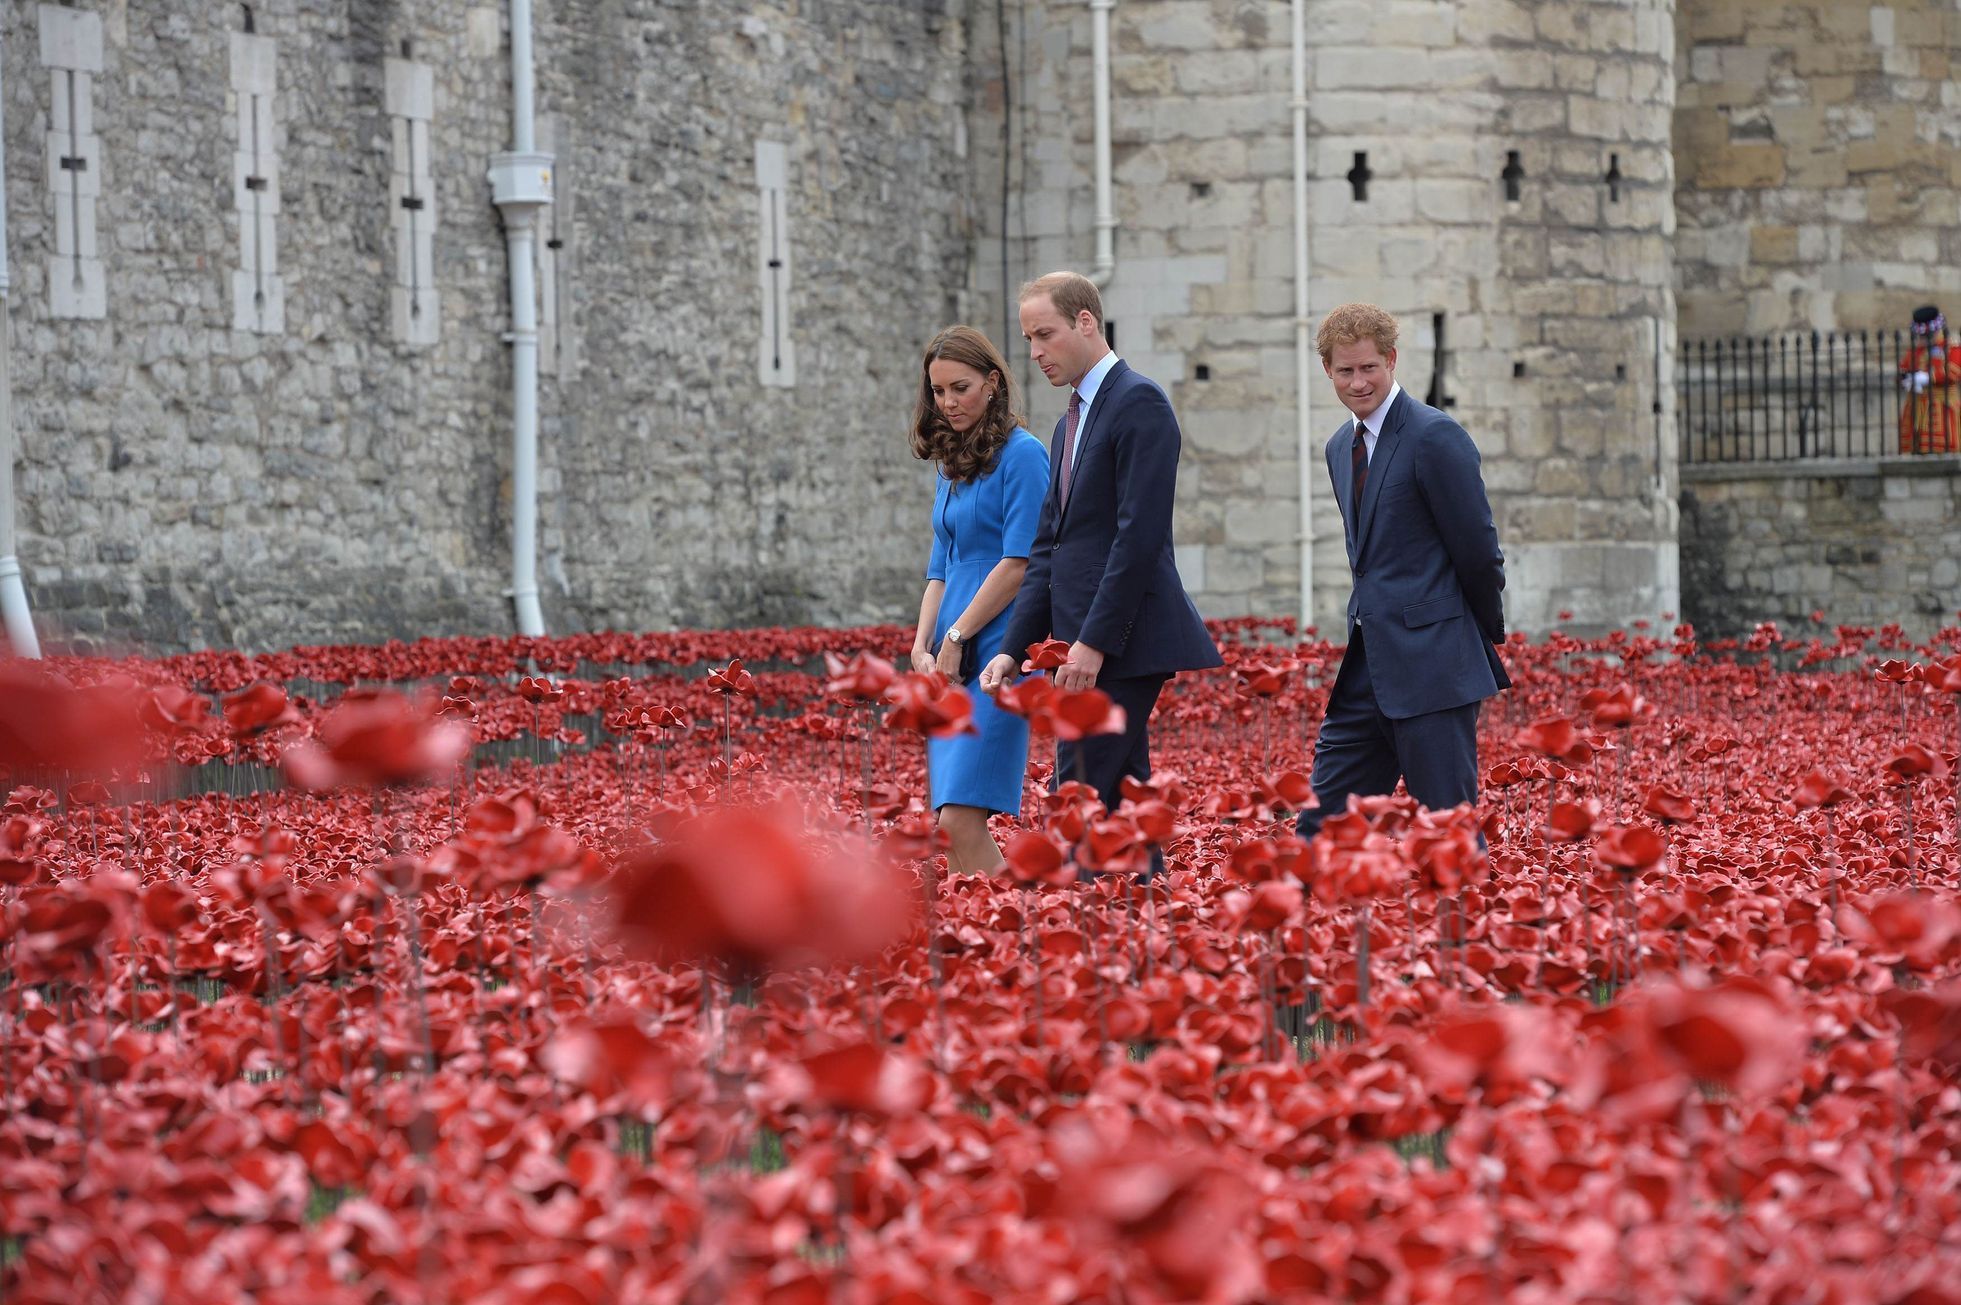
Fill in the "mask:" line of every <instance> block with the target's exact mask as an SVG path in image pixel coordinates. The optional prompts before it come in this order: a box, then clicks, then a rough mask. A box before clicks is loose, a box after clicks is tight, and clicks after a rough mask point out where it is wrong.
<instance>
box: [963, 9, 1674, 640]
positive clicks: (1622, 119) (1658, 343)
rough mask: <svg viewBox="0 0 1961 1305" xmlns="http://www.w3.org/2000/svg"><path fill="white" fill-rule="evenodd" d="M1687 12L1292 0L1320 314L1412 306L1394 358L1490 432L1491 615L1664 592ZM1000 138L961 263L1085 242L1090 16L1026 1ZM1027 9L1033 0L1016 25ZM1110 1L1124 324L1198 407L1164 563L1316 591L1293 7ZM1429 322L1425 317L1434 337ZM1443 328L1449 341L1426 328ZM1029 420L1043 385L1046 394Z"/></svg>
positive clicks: (1267, 598)
mask: <svg viewBox="0 0 1961 1305" xmlns="http://www.w3.org/2000/svg"><path fill="white" fill-rule="evenodd" d="M1673 9H1674V6H1673V4H1672V3H1670V0H1622V2H1620V3H1609V4H1602V3H1578V2H1577V0H1393V2H1392V3H1388V4H1383V3H1375V2H1372V0H1310V2H1309V3H1308V4H1307V7H1306V18H1307V21H1306V41H1305V46H1306V58H1307V61H1308V66H1307V118H1308V136H1309V140H1308V172H1309V180H1308V195H1309V220H1310V237H1309V239H1310V248H1311V263H1312V281H1311V287H1310V316H1311V317H1312V318H1313V319H1314V320H1316V321H1318V319H1319V316H1320V315H1321V314H1322V313H1324V312H1325V311H1326V310H1327V309H1329V308H1331V307H1333V306H1334V305H1336V304H1339V303H1342V302H1346V301H1349V300H1354V299H1368V300H1373V301H1376V302H1379V303H1381V304H1383V305H1384V306H1385V307H1387V308H1389V309H1390V310H1391V311H1392V312H1394V313H1396V314H1397V316H1398V317H1399V318H1400V320H1401V321H1402V324H1403V328H1404V341H1405V343H1404V346H1403V349H1402V353H1401V359H1400V363H1399V366H1398V371H1397V377H1398V379H1399V380H1400V381H1401V382H1402V384H1403V385H1404V387H1405V388H1406V389H1408V390H1410V391H1411V392H1413V393H1414V394H1415V396H1416V397H1418V398H1424V397H1426V396H1434V397H1436V398H1437V399H1438V400H1439V401H1440V402H1442V403H1443V404H1445V405H1448V406H1449V408H1450V411H1451V412H1452V413H1453V414H1454V415H1455V416H1456V417H1457V418H1458V420H1460V421H1461V422H1463V424H1464V426H1465V427H1466V429H1467V430H1469V431H1470V433H1471V434H1472V436H1473V438H1474V439H1475V440H1476V442H1477V444H1478V447H1479V448H1480V450H1481V451H1482V453H1483V456H1484V472H1485V479H1486V482H1487V485H1488V487H1489V489H1490V492H1491V497H1492V503H1493V508H1494V511H1495V513H1496V515H1497V519H1498V527H1499V533H1500V539H1501V542H1502V544H1503V546H1504V548H1505V551H1506V555H1507V557H1508V559H1509V571H1510V593H1509V594H1508V611H1509V619H1510V621H1511V622H1512V624H1513V625H1514V626H1516V627H1519V628H1525V629H1540V628H1544V627H1546V626H1548V625H1550V624H1553V623H1554V622H1555V621H1556V620H1558V618H1559V613H1561V612H1562V611H1570V612H1572V613H1573V614H1574V617H1573V619H1574V621H1575V623H1577V624H1581V625H1599V624H1613V623H1618V622H1622V621H1625V620H1629V619H1633V618H1641V617H1647V618H1650V619H1653V618H1657V617H1658V616H1660V615H1661V614H1662V613H1664V612H1668V611H1672V610H1674V609H1676V608H1677V606H1678V605H1679V583H1678V579H1677V576H1678V563H1677V556H1676V545H1675V539H1676V523H1675V515H1674V507H1673V503H1674V497H1675V493H1674V476H1675V468H1674V447H1673V446H1674V437H1673V429H1674V427H1673V405H1672V398H1671V395H1670V389H1671V385H1670V373H1669V367H1668V359H1669V356H1670V354H1671V352H1672V338H1673V324H1674V315H1675V310H1674V293H1673V288H1672V276H1673V267H1672V262H1671V253H1670V242H1671V237H1672V232H1673V222H1674V216H1673V215H1674V204H1673V198H1674V197H1673V187H1674V173H1673V167H1672V154H1671V131H1672V125H1673V111H1674V102H1675V76H1674V59H1675V29H1674V19H1673ZM1010 16H1011V21H1010V23H1009V25H1008V30H1007V41H1006V47H1005V49H1003V48H1002V46H1001V44H1000V43H999V39H998V32H997V30H996V29H994V28H992V27H990V25H988V24H985V23H976V25H975V28H974V36H973V42H974V59H975V63H976V65H977V66H978V67H980V68H982V69H987V70H991V71H992V73H993V75H994V76H995V77H996V78H997V79H998V78H999V77H1000V76H1001V75H1002V74H1003V73H1004V72H1005V75H1006V80H1007V83H1008V94H1007V96H1006V97H1005V98H1006V100H1007V102H1008V103H1009V105H1010V107H1009V109H1008V113H1007V125H1008V131H1007V133H1006V140H1007V156H1006V160H1005V165H1004V161H1003V158H1002V155H1001V153H1000V152H999V141H1000V140H1001V135H1000V133H998V132H993V131H989V130H986V129H981V130H976V131H975V132H973V134H972V136H973V139H974V141H975V142H976V146H977V148H976V150H975V153H974V158H975V189H976V192H977V193H978V194H986V193H988V192H989V191H990V190H993V191H995V192H996V193H999V191H1000V188H1001V187H1002V186H1003V183H1004V180H1005V185H1006V193H1007V194H1008V196H1009V204H1008V212H1007V214H1006V218H1007V221H1006V227H1005V230H1004V229H1003V228H1002V226H1001V216H1000V212H999V210H998V209H997V208H995V207H993V206H990V205H988V204H985V203H981V204H978V205H977V206H976V208H977V211H978V212H979V213H980V214H981V215H982V221H983V224H984V227H983V233H982V236H981V242H980V248H979V251H978V256H977V259H976V266H977V274H976V286H977V287H978V290H979V293H980V296H981V304H982V307H980V308H979V309H978V310H977V312H976V316H977V318H978V319H979V320H981V321H982V322H984V323H986V324H988V325H990V326H991V327H993V329H997V330H999V329H1006V328H1005V327H1004V326H1002V325H997V324H1001V323H1004V322H1005V320H1006V319H1005V315H1004V313H1003V311H1002V310H1001V308H1000V307H999V306H998V305H999V297H1000V294H1001V290H1000V286H1001V282H1002V281H1003V275H1002V269H1003V266H1004V262H1005V266H1006V269H1007V272H1008V275H1007V276H1006V278H1005V279H1006V280H1008V281H1010V282H1012V281H1015V280H1017V279H1019V278H1020V277H1022V276H1024V275H1026V274H1028V273H1032V272H1036V271H1040V270H1043V269H1046V268H1048V267H1052V266H1075V267H1085V266H1086V265H1087V262H1088V259H1089V255H1090V250H1091V248H1092V243H1093V231H1092V226H1091V224H1092V221H1093V212H1092V209H1091V196H1092V181H1093V178H1092V175H1091V170H1092V168H1093V157H1092V150H1091V122H1092V105H1091V95H1092V84H1093V79H1092V77H1091V75H1090V72H1091V69H1090V57H1091V32H1092V25H1091V24H1092V16H1091V12H1090V6H1087V5H1082V4H1075V3H1049V4H1026V5H1022V6H1018V7H1015V6H1010ZM1015 19H1018V21H1013V20H1015ZM1111 20H1112V38H1111V41H1112V48H1113V56H1112V81H1113V103H1112V109H1111V111H1112V123H1113V127H1112V136H1113V142H1114V183H1115V195H1116V216H1117V221H1118V229H1117V236H1116V252H1117V260H1116V263H1117V265H1116V269H1115V272H1114V274H1113V276H1112V277H1111V280H1110V284H1109V286H1108V288H1107V289H1106V291H1105V296H1106V308H1107V311H1108V315H1109V317H1110V318H1111V320H1112V321H1113V322H1115V324H1116V333H1117V337H1116V343H1117V348H1118V351H1119V352H1120V353H1122V354H1124V355H1125V356H1126V358H1128V359H1129V360H1130V361H1131V362H1132V363H1133V364H1134V365H1136V366H1138V367H1139V368H1140V370H1143V371H1145V372H1146V373H1147V374H1150V375H1152V376H1154V377H1155V378H1156V379H1158V380H1160V381H1161V382H1162V383H1164V384H1165V385H1166V386H1167V388H1168V389H1169V390H1170V392H1171V394H1172V398H1173V402H1174V403H1175V404H1176V406H1177V409H1178V412H1179V414H1180V417H1181V419H1182V421H1183V424H1184V430H1185V435H1186V460H1185V467H1184V472H1183V475H1182V476H1181V478H1180V504H1179V508H1180V518H1179V523H1178V538H1179V541H1180V545H1181V557H1180V564H1181V568H1182V569H1183V570H1184V572H1185V576H1186V581H1187V584H1188V587H1190V588H1191V589H1192V590H1193V592H1194V594H1195V595H1196V596H1197V598H1198V600H1199V602H1200V605H1201V607H1202V608H1203V609H1204V610H1206V611H1208V612H1210V613H1214V614H1218V615H1226V614H1234V613H1239V612H1247V611H1252V612H1265V613H1276V614H1279V613H1290V612H1293V611H1294V610H1296V606H1297V603H1298V601H1299V599H1298V595H1299V592H1300V564H1301V555H1302V550H1301V548H1300V493H1299V490H1298V489H1297V488H1296V487H1297V485H1298V483H1299V477H1298V466H1299V464H1298V461H1297V455H1296V450H1297V447H1298V438H1297V432H1296V411H1297V409H1296V404H1295V392H1296V367H1295V355H1294V347H1293V346H1294V325H1295V323H1294V311H1293V309H1294V305H1293V285H1294V249H1293V230H1292V224H1293V212H1294V204H1293V173H1292V123H1291V109H1290V104H1291V98H1292V96H1291V79H1292V64H1293V58H1294V54H1293V48H1292V47H1293V42H1292V31H1291V23H1290V7H1289V5H1288V4H1286V3H1284V2H1282V0H1120V3H1119V4H1117V5H1116V6H1115V8H1114V10H1113V12H1112V14H1111ZM1440 335H1441V340H1440V339H1439V336H1440ZM1440 343H1441V349H1439V344H1440ZM1313 370H1314V375H1313V377H1312V381H1313V391H1312V400H1313V410H1314V416H1313V418H1312V454H1311V456H1312V457H1313V458H1314V459H1315V462H1316V465H1315V468H1314V483H1313V485H1312V486H1311V489H1312V492H1313V494H1314V496H1315V497H1314V505H1313V511H1312V538H1313V550H1312V559H1313V561H1312V566H1313V578H1314V584H1313V592H1314V607H1315V614H1316V617H1317V618H1318V620H1319V621H1320V623H1321V624H1323V625H1327V624H1329V623H1330V622H1331V621H1332V622H1334V623H1336V624H1338V623H1339V614H1340V612H1341V611H1342V608H1343V604H1344V602H1345V599H1346V594H1347V585H1348V577H1347V568H1346V558H1345V556H1344V553H1343V550H1342V545H1341V528H1340V522H1339V518H1338V516H1337V513H1336V510H1335V506H1334V504H1333V503H1332V502H1331V501H1330V500H1329V496H1328V491H1327V481H1326V476H1325V472H1324V471H1323V470H1322V469H1321V467H1320V464H1319V459H1320V456H1321V453H1320V451H1321V447H1322V445H1323V443H1324V442H1325V441H1326V439H1327V438H1328V436H1329V435H1331V434H1332V433H1333V432H1334V431H1335V430H1336V429H1337V428H1338V426H1339V424H1340V422H1341V420H1342V419H1343V417H1344V416H1345V414H1344V413H1342V412H1341V410H1340V409H1339V408H1338V407H1335V406H1334V400H1333V396H1332V394H1331V393H1330V392H1329V391H1328V389H1327V386H1326V381H1325V378H1323V377H1322V376H1321V375H1320V374H1319V367H1318V360H1317V361H1316V364H1315V366H1314V368H1313ZM1032 406H1033V407H1034V408H1035V409H1036V415H1037V418H1038V420H1039V419H1043V418H1050V419H1052V417H1053V415H1054V413H1055V412H1056V411H1057V410H1058V409H1059V407H1060V404H1059V402H1058V401H1057V400H1056V398H1055V397H1054V396H1053V395H1052V394H1050V393H1048V392H1046V389H1045V388H1044V389H1043V390H1042V391H1040V392H1038V393H1036V394H1034V395H1033V396H1032Z"/></svg>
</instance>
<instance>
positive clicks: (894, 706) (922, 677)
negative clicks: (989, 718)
mask: <svg viewBox="0 0 1961 1305" xmlns="http://www.w3.org/2000/svg"><path fill="white" fill-rule="evenodd" d="M885 700H886V702H887V703H889V704H890V705H891V710H890V711H888V712H887V713H886V715H885V725H886V728H888V729H895V730H911V731H913V732H914V733H916V734H924V735H926V736H927V737H929V738H935V739H945V738H951V737H953V736H954V735H956V734H972V733H975V732H976V731H975V727H974V703H973V699H971V698H969V697H968V696H967V691H966V690H965V689H963V688H961V687H960V686H959V685H957V684H953V683H951V682H950V681H948V680H947V678H946V677H945V676H943V675H940V674H938V673H936V672H927V671H908V672H907V673H906V674H904V675H902V676H900V677H899V678H898V679H897V680H895V681H894V682H893V683H892V685H891V686H890V687H889V688H887V689H886V691H885Z"/></svg>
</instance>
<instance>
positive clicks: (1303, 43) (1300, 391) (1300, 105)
mask: <svg viewBox="0 0 1961 1305" xmlns="http://www.w3.org/2000/svg"><path fill="white" fill-rule="evenodd" d="M1292 7H1293V19H1294V88H1293V89H1294V98H1293V102H1292V107H1293V111H1294V371H1295V380H1294V410H1295V427H1296V429H1295V445H1296V448H1295V457H1296V461H1297V462H1298V463H1299V467H1300V503H1301V544H1300V553H1301V556H1300V567H1301V614H1300V632H1299V636H1300V637H1301V638H1303V639H1305V638H1306V637H1307V633H1306V631H1307V627H1308V626H1310V625H1312V624H1313V623H1314V416H1313V406H1314V405H1313V397H1314V372H1313V357H1314V350H1313V346H1312V343H1311V341H1310V340H1309V334H1308V333H1309V327H1310V325H1311V323H1310V321H1309V318H1308V309H1309V294H1308V292H1309V290H1310V288H1311V278H1312V275H1313V268H1312V266H1311V265H1310V264H1309V262H1308V247H1307V13H1306V10H1307V0H1293V6H1292Z"/></svg>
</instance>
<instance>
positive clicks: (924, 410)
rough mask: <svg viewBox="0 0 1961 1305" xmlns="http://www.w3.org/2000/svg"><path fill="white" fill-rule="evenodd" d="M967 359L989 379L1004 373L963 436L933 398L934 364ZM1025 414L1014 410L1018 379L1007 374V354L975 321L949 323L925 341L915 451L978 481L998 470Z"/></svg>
mask: <svg viewBox="0 0 1961 1305" xmlns="http://www.w3.org/2000/svg"><path fill="white" fill-rule="evenodd" d="M942 358H944V359H946V360H947V361H949V362H957V363H964V364H965V365H966V366H968V367H971V368H973V369H974V370H975V371H977V372H979V373H980V374H981V378H982V379H983V380H985V379H986V378H987V375H988V373H990V372H992V373H994V374H995V375H997V376H999V377H1000V378H1001V381H1000V384H999V385H998V386H997V387H996V388H995V391H994V398H993V400H992V401H991V402H989V404H988V405H987V411H986V412H984V413H982V414H981V419H980V420H979V421H977V422H975V423H974V425H973V428H972V429H971V430H969V431H968V432H967V433H966V434H964V435H962V434H960V433H958V432H956V431H955V430H954V429H953V427H951V426H949V425H947V420H946V418H945V417H943V416H941V415H940V409H939V405H937V404H935V403H934V402H933V364H934V363H936V362H938V361H939V360H940V359H942ZM1021 424H1022V416H1021V414H1020V413H1019V412H1017V411H1016V410H1015V396H1014V378H1013V377H1012V376H1011V375H1009V373H1008V362H1007V359H1005V358H1003V357H1002V356H1001V351H1000V350H999V349H996V348H995V347H994V344H993V342H992V341H991V340H989V339H988V338H987V337H986V336H985V335H982V334H981V333H980V332H979V331H977V330H975V329H974V328H973V327H971V326H949V327H947V328H946V329H945V330H944V331H941V332H940V333H939V334H938V335H936V336H934V337H933V341H932V343H931V344H928V345H927V346H926V356H925V357H924V358H923V359H922V360H921V361H920V364H919V406H918V407H917V408H916V409H915V410H914V412H913V416H912V455H913V456H914V457H915V458H919V459H921V460H923V461H927V462H937V463H939V464H940V472H941V474H942V475H944V476H945V477H946V478H947V479H948V480H951V481H954V482H956V483H961V482H965V481H969V480H978V479H980V478H981V477H982V476H985V475H986V474H987V473H988V472H990V471H992V470H994V463H995V461H996V460H997V459H998V458H999V457H1000V456H1001V449H1002V447H1003V446H1005V445H1006V444H1007V442H1008V436H1009V435H1011V434H1012V433H1013V432H1014V429H1015V427H1017V426H1019V425H1021Z"/></svg>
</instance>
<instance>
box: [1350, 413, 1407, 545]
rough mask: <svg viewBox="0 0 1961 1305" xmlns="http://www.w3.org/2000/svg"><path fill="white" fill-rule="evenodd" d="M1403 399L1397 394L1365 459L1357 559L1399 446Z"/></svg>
mask: <svg viewBox="0 0 1961 1305" xmlns="http://www.w3.org/2000/svg"><path fill="white" fill-rule="evenodd" d="M1405 397H1406V396H1404V395H1401V394H1398V395H1397V396H1396V402H1395V403H1394V404H1393V405H1392V406H1391V407H1390V409H1389V417H1388V419H1387V420H1386V421H1384V422H1383V423H1382V434H1380V435H1378V436H1377V437H1376V441H1375V456H1374V457H1372V458H1370V459H1369V479H1368V483H1367V484H1365V485H1364V486H1362V511H1361V513H1360V516H1361V520H1360V521H1359V522H1357V523H1356V526H1355V552H1356V555H1357V556H1358V557H1359V556H1360V555H1361V551H1362V541H1363V540H1365V539H1367V538H1368V537H1369V525H1370V524H1371V523H1372V522H1373V521H1374V520H1375V501H1376V500H1377V499H1379V498H1381V497H1382V482H1383V481H1385V480H1387V479H1388V478H1389V468H1390V465H1391V464H1392V463H1393V462H1394V461H1395V458H1396V450H1397V449H1398V448H1399V447H1400V446H1401V444H1402V435H1403V409H1404V408H1406V407H1407V406H1408V404H1406V403H1405V402H1404V399H1405Z"/></svg>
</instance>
